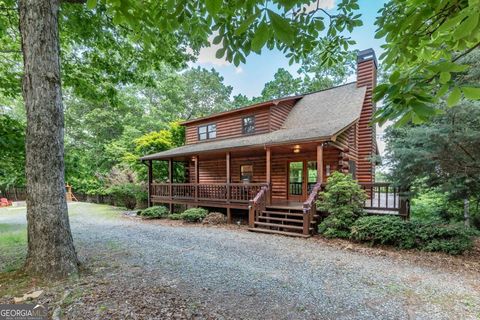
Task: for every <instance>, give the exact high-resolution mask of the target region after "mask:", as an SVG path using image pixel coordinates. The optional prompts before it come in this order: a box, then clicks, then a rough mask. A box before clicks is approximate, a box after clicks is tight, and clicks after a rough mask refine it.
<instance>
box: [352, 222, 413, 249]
mask: <svg viewBox="0 0 480 320" xmlns="http://www.w3.org/2000/svg"><path fill="white" fill-rule="evenodd" d="M350 237H351V238H352V239H354V240H357V241H366V242H370V243H371V244H372V245H374V244H387V245H393V246H396V247H399V248H413V247H415V236H414V234H413V232H412V229H411V228H410V225H409V224H407V223H405V221H403V220H401V219H400V218H399V217H392V216H368V217H361V218H359V219H358V220H357V221H355V223H354V224H353V225H352V228H351V233H350Z"/></svg>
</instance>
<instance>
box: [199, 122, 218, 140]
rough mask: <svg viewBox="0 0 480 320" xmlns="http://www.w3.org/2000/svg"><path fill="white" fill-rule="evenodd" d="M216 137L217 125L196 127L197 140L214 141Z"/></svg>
mask: <svg viewBox="0 0 480 320" xmlns="http://www.w3.org/2000/svg"><path fill="white" fill-rule="evenodd" d="M216 137H217V125H216V124H214V123H211V124H207V125H204V126H200V127H198V140H207V139H215V138H216Z"/></svg>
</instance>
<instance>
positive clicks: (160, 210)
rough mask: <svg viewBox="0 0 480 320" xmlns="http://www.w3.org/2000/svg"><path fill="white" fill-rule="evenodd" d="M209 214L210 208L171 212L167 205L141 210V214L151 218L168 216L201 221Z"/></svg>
mask: <svg viewBox="0 0 480 320" xmlns="http://www.w3.org/2000/svg"><path fill="white" fill-rule="evenodd" d="M207 214H208V210H206V209H203V208H191V209H187V210H185V211H184V212H182V213H170V212H169V210H168V208H167V207H164V206H153V207H150V208H147V209H144V210H142V211H139V215H140V216H142V217H145V218H150V219H155V218H156V219H162V218H168V219H171V220H184V221H187V222H200V221H202V220H203V219H204V218H205V217H206V216H207Z"/></svg>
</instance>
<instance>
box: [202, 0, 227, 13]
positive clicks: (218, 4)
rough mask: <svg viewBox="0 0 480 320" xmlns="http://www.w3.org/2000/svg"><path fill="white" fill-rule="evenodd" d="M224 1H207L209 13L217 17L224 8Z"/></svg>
mask: <svg viewBox="0 0 480 320" xmlns="http://www.w3.org/2000/svg"><path fill="white" fill-rule="evenodd" d="M222 3H223V1H222V0H205V6H206V7H207V11H208V12H209V13H210V14H211V15H212V16H214V15H216V14H217V13H218V12H219V11H220V9H221V8H222Z"/></svg>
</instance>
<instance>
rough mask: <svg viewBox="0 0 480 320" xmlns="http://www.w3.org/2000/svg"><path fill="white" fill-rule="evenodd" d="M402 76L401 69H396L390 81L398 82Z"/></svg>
mask: <svg viewBox="0 0 480 320" xmlns="http://www.w3.org/2000/svg"><path fill="white" fill-rule="evenodd" d="M399 78H400V71H398V70H395V71H394V72H393V73H392V75H391V76H390V78H389V80H390V82H397V80H398V79H399Z"/></svg>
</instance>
